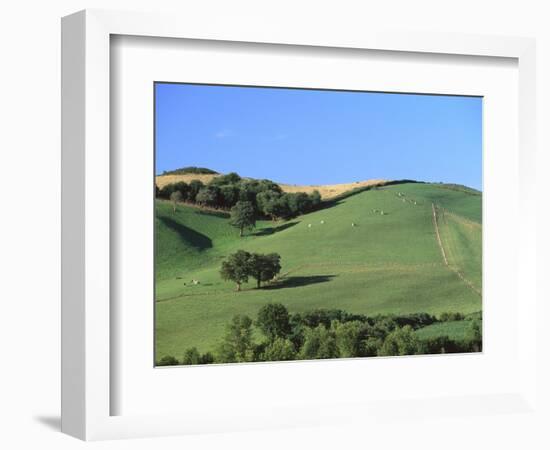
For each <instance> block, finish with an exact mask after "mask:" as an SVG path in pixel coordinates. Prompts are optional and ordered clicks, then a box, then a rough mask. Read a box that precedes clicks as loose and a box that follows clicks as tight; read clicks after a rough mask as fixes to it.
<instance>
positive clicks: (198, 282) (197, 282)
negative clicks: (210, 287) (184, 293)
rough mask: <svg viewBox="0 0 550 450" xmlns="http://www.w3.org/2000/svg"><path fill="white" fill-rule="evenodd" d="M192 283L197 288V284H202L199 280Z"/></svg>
mask: <svg viewBox="0 0 550 450" xmlns="http://www.w3.org/2000/svg"><path fill="white" fill-rule="evenodd" d="M191 283H193V284H194V285H195V286H196V285H197V284H201V282H200V281H199V280H191Z"/></svg>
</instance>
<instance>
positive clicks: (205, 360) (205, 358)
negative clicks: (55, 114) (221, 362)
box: [199, 352, 215, 364]
mask: <svg viewBox="0 0 550 450" xmlns="http://www.w3.org/2000/svg"><path fill="white" fill-rule="evenodd" d="M214 361H215V360H214V355H213V354H212V353H210V352H206V353H203V354H202V355H201V357H200V361H199V364H212V363H214Z"/></svg>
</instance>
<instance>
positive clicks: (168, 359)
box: [157, 355, 179, 366]
mask: <svg viewBox="0 0 550 450" xmlns="http://www.w3.org/2000/svg"><path fill="white" fill-rule="evenodd" d="M178 364H179V362H178V360H177V359H176V358H175V357H173V356H168V355H167V356H163V357H162V358H160V359H159V360H158V361H157V366H177V365H178Z"/></svg>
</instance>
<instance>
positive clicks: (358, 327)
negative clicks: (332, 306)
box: [332, 320, 368, 358]
mask: <svg viewBox="0 0 550 450" xmlns="http://www.w3.org/2000/svg"><path fill="white" fill-rule="evenodd" d="M332 329H333V331H334V336H335V338H336V347H337V348H338V354H339V355H340V357H342V358H353V357H357V356H363V355H364V343H363V341H364V340H365V339H366V337H367V332H368V325H367V324H365V323H362V322H359V321H357V320H354V321H351V322H344V323H342V322H337V321H334V322H332Z"/></svg>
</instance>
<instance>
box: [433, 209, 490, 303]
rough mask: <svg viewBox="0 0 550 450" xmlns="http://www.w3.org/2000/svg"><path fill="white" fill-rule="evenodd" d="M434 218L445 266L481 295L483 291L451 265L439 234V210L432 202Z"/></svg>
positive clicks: (436, 234)
mask: <svg viewBox="0 0 550 450" xmlns="http://www.w3.org/2000/svg"><path fill="white" fill-rule="evenodd" d="M432 219H433V224H434V228H435V236H436V238H437V245H438V246H439V249H440V250H441V255H442V256H443V262H444V263H445V266H446V267H447V268H448V269H449V270H450V271H451V272H453V273H455V274H456V275H457V276H458V278H460V279H461V280H462V281H463V282H464V284H465V285H466V286H468V287H469V288H470V289H471V290H472V291H474V292H475V293H476V294H478V295H479V296H480V297H481V291H480V290H479V289H478V288H476V287H475V286H474V284H473V283H472V282H471V281H470V280H468V279H467V278H466V277H465V276H464V275H463V274H462V272H460V271H459V270H458V269H455V268H453V267H451V266H450V265H449V261H448V259H447V255H446V254H445V249H444V248H443V244H442V242H441V236H440V234H439V225H438V223H437V212H436V210H435V205H434V204H433V203H432Z"/></svg>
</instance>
